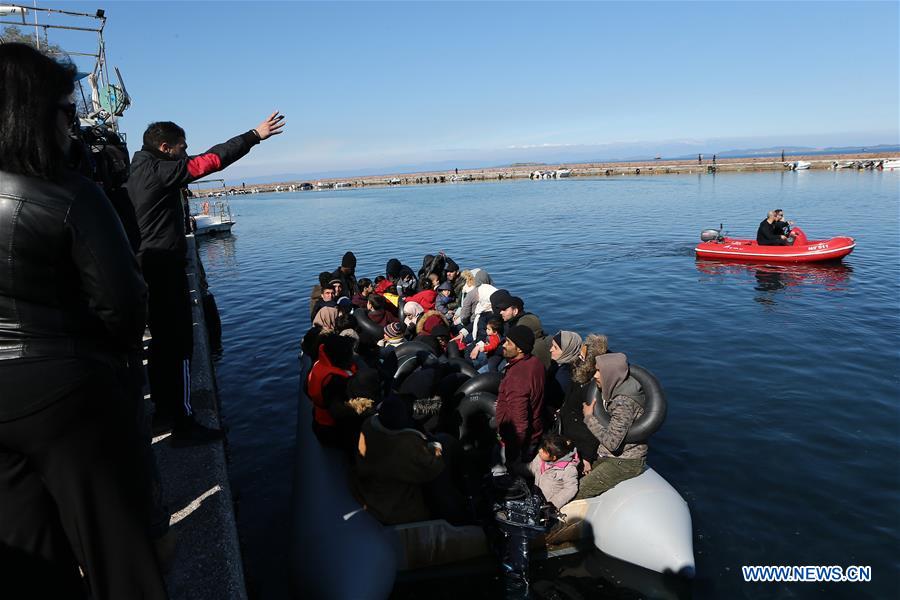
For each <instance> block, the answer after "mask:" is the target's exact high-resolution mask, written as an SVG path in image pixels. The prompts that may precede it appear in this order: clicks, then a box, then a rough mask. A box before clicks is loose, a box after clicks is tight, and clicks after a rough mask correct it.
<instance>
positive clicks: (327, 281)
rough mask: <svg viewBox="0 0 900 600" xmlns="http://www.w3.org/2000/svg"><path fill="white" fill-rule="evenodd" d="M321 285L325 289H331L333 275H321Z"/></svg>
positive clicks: (326, 273)
mask: <svg viewBox="0 0 900 600" xmlns="http://www.w3.org/2000/svg"><path fill="white" fill-rule="evenodd" d="M319 285H321V286H322V287H323V288H327V287H331V273H329V272H328V271H322V272H321V273H319Z"/></svg>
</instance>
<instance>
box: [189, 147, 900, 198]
mask: <svg viewBox="0 0 900 600" xmlns="http://www.w3.org/2000/svg"><path fill="white" fill-rule="evenodd" d="M892 158H894V159H896V158H900V152H894V153H885V154H883V155H882V154H872V153H854V154H826V155H823V154H808V155H800V154H797V155H786V156H785V161H784V162H782V161H781V160H780V157H778V156H775V157H771V156H766V157H758V158H718V157H717V158H716V160H715V163H713V157H712V156H703V158H702V160H700V161H699V162H698V161H697V160H693V161H692V160H684V159H679V160H640V161H629V162H592V163H558V164H518V165H510V166H505V167H489V168H485V169H460V170H459V171H458V173H457V172H456V170H454V169H451V170H442V171H423V172H420V173H387V174H382V175H368V176H365V177H344V178H341V177H332V178H327V179H311V180H302V179H296V180H287V181H275V182H271V183H256V184H246V186H245V187H244V189H245V190H252V189H255V190H257V191H258V192H260V193H263V192H275V191H280V192H284V191H300V186H301V185H303V184H304V183H308V184H311V185H312V186H314V189H335V188H334V185H335V184H339V183H340V184H349V185H342V187H341V188H338V189H353V188H361V187H390V186H398V185H399V186H409V185H435V184H439V185H442V184H443V185H446V184H456V183H470V182H475V181H505V180H509V179H529V177H530V176H531V174H532V173H533V172H534V171H556V170H560V169H568V170H569V171H570V174H569V176H568V177H569V178H573V177H612V176H624V175H645V176H646V175H671V174H682V175H689V174H697V173H716V172H718V173H724V172H753V171H785V170H789V165H790V164H791V163H793V162H796V161H804V162H809V163H810V169H817V170H821V169H830V168H831V167H832V165H833V163H835V162H839V163H840V162H847V161H857V162H869V161H872V162H874V163H876V164H877V163H879V162H880V161H883V160H887V159H892ZM316 186H318V187H316ZM227 187H228V189H229V190H240V189H241V186H240V185H231V186H227ZM292 188H293V189H292ZM193 191H194V192H195V193H196V192H197V190H193ZM216 191H221V190H220V189H218V188H216V189H210V188H204V189H201V190H199V192H200V193H201V194H204V195H205V194H207V193H209V192H216Z"/></svg>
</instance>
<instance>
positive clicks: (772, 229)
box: [756, 210, 790, 246]
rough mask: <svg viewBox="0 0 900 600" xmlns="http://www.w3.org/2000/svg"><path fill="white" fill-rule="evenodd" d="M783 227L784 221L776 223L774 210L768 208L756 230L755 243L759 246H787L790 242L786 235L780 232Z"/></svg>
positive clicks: (776, 218)
mask: <svg viewBox="0 0 900 600" xmlns="http://www.w3.org/2000/svg"><path fill="white" fill-rule="evenodd" d="M782 216H783V213H782ZM785 227H787V224H786V223H785V224H784V225H778V217H777V216H776V211H774V210H770V211H769V212H768V214H767V215H766V218H765V219H763V220H762V222H761V223H760V224H759V228H758V229H757V230H756V243H757V244H759V245H760V246H787V245H788V244H790V242H789V241H788V236H786V235H784V234H783V233H782V232H783V231H784V228H785Z"/></svg>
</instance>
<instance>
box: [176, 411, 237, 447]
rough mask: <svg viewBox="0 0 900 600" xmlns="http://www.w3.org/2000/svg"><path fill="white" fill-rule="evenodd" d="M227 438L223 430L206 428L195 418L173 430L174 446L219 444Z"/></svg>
mask: <svg viewBox="0 0 900 600" xmlns="http://www.w3.org/2000/svg"><path fill="white" fill-rule="evenodd" d="M224 437H225V432H224V431H222V430H221V429H212V428H210V427H205V426H203V425H201V424H200V423H198V422H197V421H195V420H194V419H193V418H192V419H190V420H189V421H185V422H184V423H179V424H177V425H176V426H175V428H174V429H172V445H173V446H196V445H199V444H208V443H209V442H217V441H219V440H221V439H223V438H224Z"/></svg>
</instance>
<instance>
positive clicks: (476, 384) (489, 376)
mask: <svg viewBox="0 0 900 600" xmlns="http://www.w3.org/2000/svg"><path fill="white" fill-rule="evenodd" d="M594 387H597V386H594ZM477 392H487V393H489V394H493V395H494V396H496V395H497V394H498V393H499V392H500V373H480V374H478V375H477V376H476V377H473V378H472V379H470V380H468V381H467V382H465V383H464V384H462V385H461V386H459V389H458V390H456V394H457V395H459V396H468V395H470V394H474V393H477Z"/></svg>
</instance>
